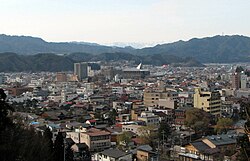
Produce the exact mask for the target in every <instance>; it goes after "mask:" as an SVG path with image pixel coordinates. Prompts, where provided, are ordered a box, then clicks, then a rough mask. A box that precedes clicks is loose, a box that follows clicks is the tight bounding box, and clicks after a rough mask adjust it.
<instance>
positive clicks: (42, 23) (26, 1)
mask: <svg viewBox="0 0 250 161" xmlns="http://www.w3.org/2000/svg"><path fill="white" fill-rule="evenodd" d="M249 18H250V1H249V0H0V23H1V24H0V33H1V34H7V35H25V36H34V37H41V38H42V39H44V40H46V41H49V42H69V41H84V42H95V43H99V44H112V43H115V42H124V43H133V42H136V43H145V44H156V43H170V42H174V41H178V40H189V39H191V38H194V37H196V38H202V37H210V36H214V35H222V34H224V35H235V34H238V35H245V36H250V21H249Z"/></svg>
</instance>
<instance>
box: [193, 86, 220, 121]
mask: <svg viewBox="0 0 250 161" xmlns="http://www.w3.org/2000/svg"><path fill="white" fill-rule="evenodd" d="M194 108H199V109H203V110H204V111H206V112H208V113H211V114H212V115H215V116H220V114H221V95H220V93H219V91H212V92H210V91H202V90H201V88H195V93H194Z"/></svg>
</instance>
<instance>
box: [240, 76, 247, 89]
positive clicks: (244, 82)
mask: <svg viewBox="0 0 250 161" xmlns="http://www.w3.org/2000/svg"><path fill="white" fill-rule="evenodd" d="M240 88H241V89H246V88H247V75H245V73H244V72H242V73H241V75H240Z"/></svg>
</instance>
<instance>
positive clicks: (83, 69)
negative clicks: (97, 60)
mask: <svg viewBox="0 0 250 161" xmlns="http://www.w3.org/2000/svg"><path fill="white" fill-rule="evenodd" d="M74 74H75V75H77V78H78V80H79V81H82V80H83V79H85V78H87V77H88V63H86V62H82V63H74Z"/></svg>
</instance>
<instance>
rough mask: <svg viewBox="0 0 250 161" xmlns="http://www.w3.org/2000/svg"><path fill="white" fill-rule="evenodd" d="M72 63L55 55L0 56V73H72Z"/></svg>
mask: <svg viewBox="0 0 250 161" xmlns="http://www.w3.org/2000/svg"><path fill="white" fill-rule="evenodd" d="M73 63H74V61H73V60H71V59H68V58H65V57H64V56H58V55H55V54H36V55H28V56H26V55H18V54H15V53H1V54H0V72H21V71H32V72H38V71H51V72H54V71H72V70H73Z"/></svg>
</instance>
